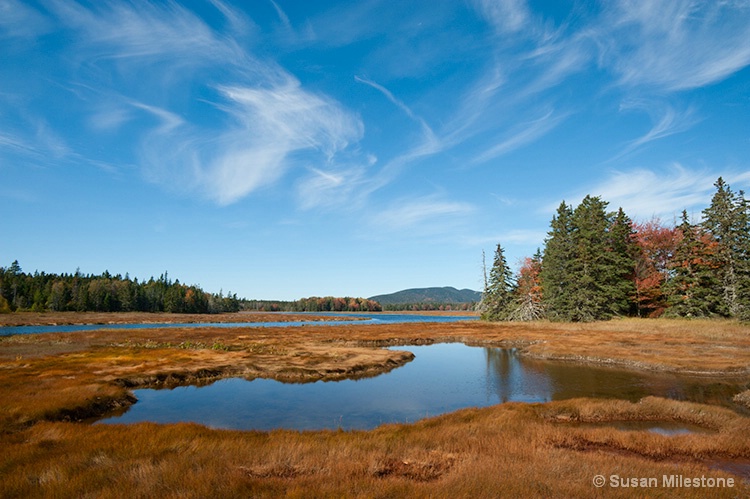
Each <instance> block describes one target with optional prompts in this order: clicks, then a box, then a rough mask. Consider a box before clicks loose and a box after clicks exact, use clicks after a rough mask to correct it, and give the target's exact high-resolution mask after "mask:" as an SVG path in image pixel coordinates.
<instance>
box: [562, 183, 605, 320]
mask: <svg viewBox="0 0 750 499" xmlns="http://www.w3.org/2000/svg"><path fill="white" fill-rule="evenodd" d="M606 208H607V203H606V202H604V201H602V200H601V199H600V198H598V197H591V196H586V197H585V198H584V199H583V201H581V204H580V205H578V207H577V208H576V209H575V211H574V212H573V219H572V223H573V244H574V247H575V258H574V259H573V260H572V262H571V263H572V266H571V267H572V268H571V273H570V278H571V281H572V286H573V292H572V294H571V299H572V303H571V304H570V305H571V306H570V308H569V309H568V310H566V311H565V316H566V319H567V320H572V321H582V322H589V321H594V320H599V319H609V318H610V317H611V315H612V312H611V310H610V305H611V303H610V301H611V298H612V297H611V296H610V294H611V289H608V288H610V287H611V286H612V285H613V282H612V281H613V278H614V273H615V270H613V269H612V268H611V267H612V265H611V263H612V262H611V256H612V255H611V254H609V253H608V251H609V248H608V241H607V230H608V229H609V226H610V220H609V218H608V217H607V212H606Z"/></svg>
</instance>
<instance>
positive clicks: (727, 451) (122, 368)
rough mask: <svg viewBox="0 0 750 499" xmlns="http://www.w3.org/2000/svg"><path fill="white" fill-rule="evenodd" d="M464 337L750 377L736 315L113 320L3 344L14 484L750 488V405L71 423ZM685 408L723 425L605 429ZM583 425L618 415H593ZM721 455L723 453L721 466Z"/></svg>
mask: <svg viewBox="0 0 750 499" xmlns="http://www.w3.org/2000/svg"><path fill="white" fill-rule="evenodd" d="M444 341H462V342H467V343H470V344H487V345H499V346H503V345H504V346H514V347H516V348H519V349H520V351H521V352H522V354H525V355H529V356H532V357H538V358H552V359H565V360H568V361H575V362H591V363H601V364H614V365H620V366H625V367H630V368H637V369H648V370H659V371H675V372H700V373H703V374H704V375H706V376H718V377H721V376H726V375H732V376H734V377H736V376H746V377H750V371H748V366H750V328H748V327H747V326H743V325H739V324H734V323H730V322H723V321H719V322H713V321H662V320H648V321H647V320H642V321H639V320H622V321H610V322H607V323H595V324H586V325H569V324H554V323H535V324H485V323H474V322H471V323H469V322H464V323H450V324H446V323H442V324H440V323H436V324H394V325H381V326H376V325H340V326H316V327H314V328H312V327H294V328H282V329H270V328H265V329H264V328H254V327H251V326H250V325H249V326H247V327H241V328H232V329H222V328H198V329H188V328H184V329H180V328H177V329H150V330H102V331H90V332H82V333H66V334H47V335H31V336H27V337H23V336H14V337H9V338H2V339H0V399H1V400H2V401H3V404H2V407H1V408H0V447H1V448H2V449H3V452H2V453H0V496H1V497H87V496H95V497H122V494H123V493H127V495H128V496H130V497H157V496H158V497H279V496H282V497H403V496H410V497H677V496H679V497H706V496H707V495H710V496H711V497H747V496H748V495H750V484H748V482H747V481H743V477H742V475H738V474H730V473H728V472H726V471H722V470H721V469H716V466H717V465H719V464H721V465H722V466H724V468H727V466H726V463H730V464H732V465H735V468H733V469H739V470H743V469H747V467H750V432H748V429H749V428H750V418H748V417H746V416H743V415H741V414H738V413H736V412H732V411H731V410H728V409H725V408H721V407H715V406H708V405H701V404H694V403H688V402H678V401H672V400H665V399H659V398H653V397H649V398H645V399H643V400H641V401H639V402H635V403H631V402H626V401H620V400H593V399H574V400H566V401H560V402H551V403H546V404H521V403H507V404H501V405H497V406H493V407H488V408H484V409H465V410H461V411H457V412H455V413H451V414H446V415H443V416H439V417H435V418H430V419H426V420H422V421H419V422H417V423H414V424H409V425H384V426H381V427H379V428H376V429H375V430H371V431H315V432H298V431H288V430H277V431H272V432H254V431H230V430H215V429H209V428H206V427H203V426H200V425H195V424H174V425H157V424H150V423H141V424H134V425H93V426H92V425H89V424H84V423H76V422H65V421H61V420H65V419H69V420H71V421H75V420H77V419H80V418H83V417H86V416H90V415H95V414H102V413H104V412H106V411H108V410H111V409H113V408H115V407H117V406H118V405H127V404H128V403H131V402H132V400H131V399H129V398H128V397H129V391H128V390H129V387H132V386H141V385H158V384H180V383H190V382H200V381H201V380H206V379H212V378H216V377H223V376H249V377H257V376H263V377H271V378H277V379H296V380H305V379H309V380H312V379H320V378H324V377H333V378H336V377H339V378H340V377H348V376H362V375H373V374H375V373H377V372H380V371H384V370H388V369H392V368H395V367H397V366H398V365H400V364H401V363H403V362H407V361H408V360H409V358H408V356H406V357H404V356H403V354H399V353H398V352H393V351H390V350H383V349H379V348H377V347H378V346H382V345H393V344H424V343H432V342H444ZM618 421H670V422H682V423H689V424H693V425H698V426H701V427H703V428H706V429H707V430H710V431H711V433H705V434H704V433H695V434H686V435H678V436H664V435H659V434H654V433H651V432H647V431H625V430H619V429H617V428H615V427H610V426H607V425H606V423H607V422H618ZM578 423H604V424H603V425H599V426H596V427H591V426H585V425H579V424H578ZM722 463H723V464H722ZM596 475H603V476H605V477H610V476H612V475H616V476H619V477H623V478H629V477H657V478H658V479H659V481H660V482H661V480H662V476H664V475H666V476H671V475H682V476H685V477H701V476H706V477H712V478H722V479H725V480H726V479H730V478H731V479H732V480H735V485H734V486H733V487H731V488H728V487H727V488H713V489H711V490H709V491H707V490H706V489H701V488H666V489H665V488H663V487H659V488H653V489H625V488H612V487H610V486H605V487H603V488H596V487H594V485H593V484H592V479H593V477H594V476H596Z"/></svg>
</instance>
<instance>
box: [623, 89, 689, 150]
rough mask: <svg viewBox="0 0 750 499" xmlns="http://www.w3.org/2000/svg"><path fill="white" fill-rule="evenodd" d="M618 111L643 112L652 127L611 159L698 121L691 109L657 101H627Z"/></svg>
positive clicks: (681, 130)
mask: <svg viewBox="0 0 750 499" xmlns="http://www.w3.org/2000/svg"><path fill="white" fill-rule="evenodd" d="M620 111H638V112H645V113H646V114H648V115H649V116H650V117H651V121H652V126H651V128H650V129H649V130H648V132H646V133H645V134H644V135H641V136H640V137H638V138H636V139H633V140H632V141H631V142H630V143H628V144H627V145H626V146H625V147H624V149H623V150H622V151H621V152H620V153H619V154H617V156H615V158H613V159H619V158H621V157H623V156H625V155H627V154H629V153H631V152H633V151H635V150H637V149H639V148H641V147H642V146H644V145H646V144H648V143H649V142H653V141H655V140H658V139H662V138H664V137H668V136H670V135H674V134H677V133H681V132H684V131H686V130H688V129H690V128H691V127H692V126H693V125H695V124H696V123H697V122H698V121H699V118H698V117H696V115H695V110H694V109H693V108H692V107H687V108H686V109H677V108H675V107H674V106H672V105H670V104H668V103H665V102H663V101H662V102H660V101H657V100H647V99H628V100H626V101H624V102H623V103H622V104H620Z"/></svg>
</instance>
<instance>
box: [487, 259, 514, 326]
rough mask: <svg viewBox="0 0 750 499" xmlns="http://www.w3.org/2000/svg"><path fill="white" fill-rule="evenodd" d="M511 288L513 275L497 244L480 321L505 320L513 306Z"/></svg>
mask: <svg viewBox="0 0 750 499" xmlns="http://www.w3.org/2000/svg"><path fill="white" fill-rule="evenodd" d="M513 288H514V284H513V273H512V272H511V271H510V268H509V267H508V263H507V262H506V260H505V255H504V253H503V248H502V246H501V245H499V244H498V245H497V249H496V250H495V258H494V261H493V263H492V268H491V269H490V276H489V279H488V283H487V290H486V291H485V295H484V296H483V298H482V300H483V301H484V304H485V310H484V312H483V313H482V319H484V320H490V321H502V320H507V319H508V318H509V316H510V313H511V307H512V304H513Z"/></svg>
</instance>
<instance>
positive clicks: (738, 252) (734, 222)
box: [702, 177, 750, 317]
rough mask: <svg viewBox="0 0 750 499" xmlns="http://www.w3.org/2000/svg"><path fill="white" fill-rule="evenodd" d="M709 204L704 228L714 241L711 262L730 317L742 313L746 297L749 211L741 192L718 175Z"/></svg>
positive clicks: (743, 312)
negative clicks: (714, 190)
mask: <svg viewBox="0 0 750 499" xmlns="http://www.w3.org/2000/svg"><path fill="white" fill-rule="evenodd" d="M714 186H715V187H716V193H715V194H714V196H713V198H712V199H711V205H710V206H709V207H708V208H706V209H705V210H703V216H704V220H703V224H702V227H703V228H704V230H705V231H706V232H707V233H708V234H709V235H710V236H711V238H712V239H713V241H715V242H716V245H717V246H716V251H715V252H714V264H715V267H716V270H717V274H718V278H719V280H720V281H721V290H722V299H723V306H724V308H726V311H727V313H728V315H729V316H730V317H740V316H743V315H745V313H746V308H747V305H748V303H747V301H748V297H747V294H746V291H745V290H746V289H747V288H748V287H749V286H748V279H749V278H750V276H749V275H748V258H750V252H748V246H749V243H748V240H749V239H750V232H749V231H748V212H747V201H746V200H745V197H744V193H740V194H735V193H733V192H732V190H731V188H730V187H729V185H727V184H726V182H724V180H723V179H722V178H721V177H719V179H718V180H717V181H716V183H715V184H714Z"/></svg>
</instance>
